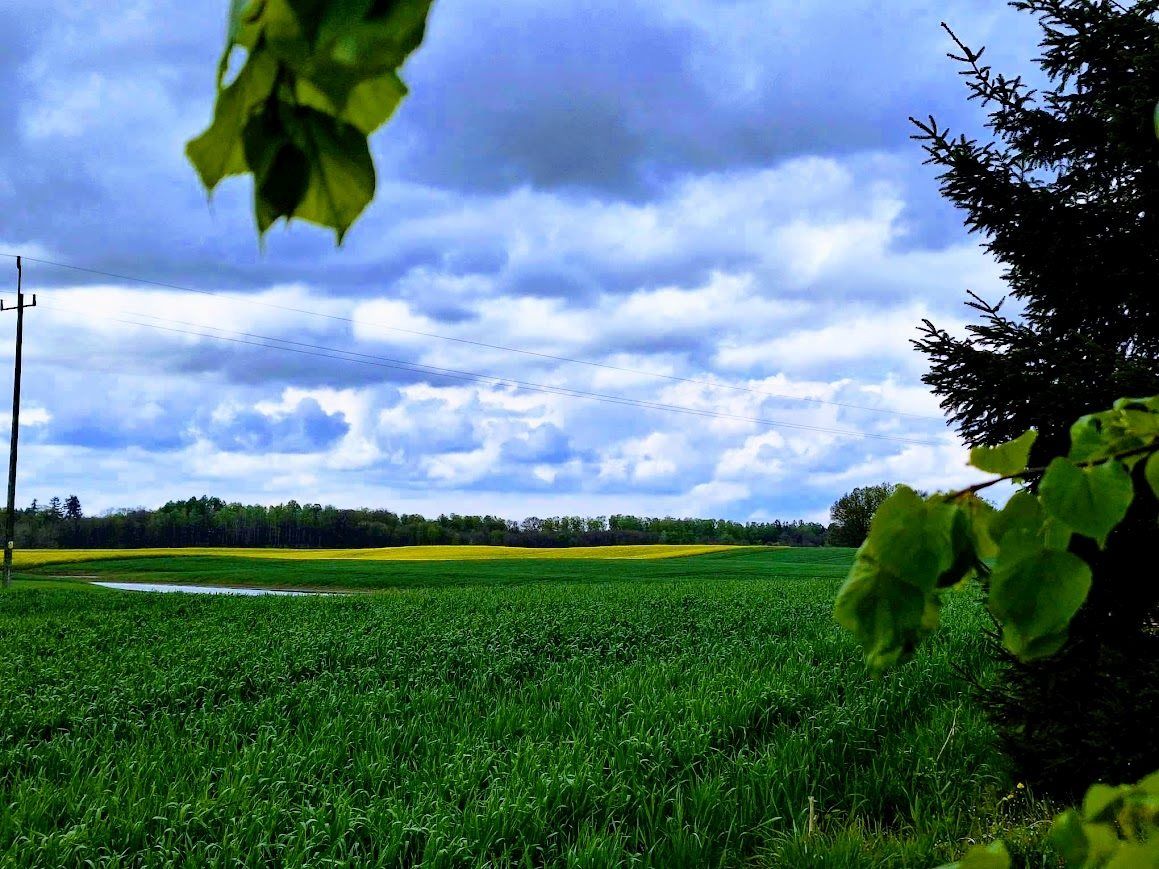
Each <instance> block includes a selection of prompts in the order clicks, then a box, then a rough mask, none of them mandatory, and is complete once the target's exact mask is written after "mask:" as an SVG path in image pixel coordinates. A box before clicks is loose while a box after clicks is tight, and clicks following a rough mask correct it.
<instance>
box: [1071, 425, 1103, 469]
mask: <svg viewBox="0 0 1159 869" xmlns="http://www.w3.org/2000/svg"><path fill="white" fill-rule="evenodd" d="M1108 446H1109V445H1108V442H1107V438H1106V437H1105V436H1104V435H1103V419H1102V414H1099V413H1091V414H1087V415H1086V416H1083V417H1079V419H1078V421H1077V422H1076V423H1075V424H1074V425H1072V426H1071V427H1070V453H1069V456H1070V458H1071V459H1072V460H1073V461H1076V462H1086V461H1090V460H1091V459H1101V458H1106V457H1107V456H1108V455H1110V451H1109V449H1108Z"/></svg>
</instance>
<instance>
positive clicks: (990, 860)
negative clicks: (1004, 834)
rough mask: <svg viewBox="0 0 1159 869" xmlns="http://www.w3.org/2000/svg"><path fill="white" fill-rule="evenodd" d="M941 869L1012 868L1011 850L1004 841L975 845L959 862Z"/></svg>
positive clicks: (948, 864)
mask: <svg viewBox="0 0 1159 869" xmlns="http://www.w3.org/2000/svg"><path fill="white" fill-rule="evenodd" d="M939 869H1010V852H1009V851H1007V850H1006V846H1005V845H1004V844H1003V843H1002V842H991V843H990V844H989V845H975V846H974V847H972V848H971V849H970V850H969V851H967V852H966V856H964V857H963V858H962V859H961V860H959V861H958V862H957V863H947V864H946V865H944V866H941V867H939Z"/></svg>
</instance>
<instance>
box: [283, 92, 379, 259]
mask: <svg viewBox="0 0 1159 869" xmlns="http://www.w3.org/2000/svg"><path fill="white" fill-rule="evenodd" d="M287 121H290V118H289V117H288V118H287ZM287 129H288V131H289V134H290V138H291V139H292V140H293V142H294V144H295V145H296V146H297V147H298V148H299V149H300V150H301V151H302V153H304V154H305V155H306V159H307V160H308V161H309V164H310V181H309V184H308V186H307V188H306V192H305V195H304V196H303V197H302V200H301V203H300V204H299V205H298V207H297V208H296V209H295V210H294V215H293V216H294V217H298V218H301V219H302V220H309V221H311V222H312V223H317V224H320V225H321V226H328V227H331V228H333V229H334V231H335V233H336V235H337V237H338V243H339V244H341V243H342V239H343V237H344V236H345V235H346V230H347V229H349V228H350V225H351V224H352V223H354V221H355V220H356V219H357V217H358V215H359V214H361V213H362V210H363V209H364V208H366V206H367V205H368V204H369V202H370V200H371V199H373V198H374V183H375V179H374V163H373V162H372V160H371V159H370V149H369V148H368V147H367V145H366V137H365V136H364V135H363V134H362V133H361V132H359V130H358V128H357V127H354V126H352V125H350V124H347V123H344V122H342V121H338V120H335V119H334V118H332V117H330V116H329V115H326V114H323V113H322V112H318V111H315V110H313V109H309V108H300V109H298V110H297V111H295V112H294V113H293V116H292V121H291V122H289V123H287Z"/></svg>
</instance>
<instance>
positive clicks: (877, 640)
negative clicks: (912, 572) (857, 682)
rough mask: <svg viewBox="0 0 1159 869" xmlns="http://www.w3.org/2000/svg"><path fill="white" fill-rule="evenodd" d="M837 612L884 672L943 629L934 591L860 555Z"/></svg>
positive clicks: (874, 666)
mask: <svg viewBox="0 0 1159 869" xmlns="http://www.w3.org/2000/svg"><path fill="white" fill-rule="evenodd" d="M834 614H835V616H836V618H837V621H838V623H839V624H841V626H842V627H844V628H847V629H848V630H849V631H851V632H852V633H853V635H854V636H855V637H857V639H858V641H859V642H860V643H861V645H862V646H863V647H864V648H865V657H866V662H867V663H868V664H869V667H870V669H871V670H872V671H873V672H874V673H880V672H881V671H883V670H885V669H887V668H889V667H891V666H893V665H894V664H896V663H897V662H898V661H899V660H901V659H902V658H903V657H904V656H906V655H908V654H909V653H910V652H912V651H913V648H914V646H916V645H917V643H918V641H919V640H920V639H921V638H922V636H924V635H925V634H926V633H928V632H929V631H931V630H933V629H934V628H935V627H936V626H937V621H938V602H937V599H936V597H935V596H934V595H933V593H932V592H927V591H923V590H922V589H921V588H919V587H917V586H916V585H912V584H911V583H908V582H906V581H905V579H904V578H903V577H901V576H899V575H898V574H896V573H892V572H890V571H889V570H887V569H885V568H883V567H882V565H880V564H878V563H877V562H876V561H874V559H873V558H872V556H869V555H865V554H859V555H858V557H857V559H856V560H855V561H854V563H853V568H852V570H850V572H849V578H848V579H847V580H846V581H845V585H844V586H842V588H841V592H840V593H839V594H838V596H837V604H836V606H835V608H834Z"/></svg>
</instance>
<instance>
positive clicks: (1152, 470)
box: [1143, 453, 1159, 497]
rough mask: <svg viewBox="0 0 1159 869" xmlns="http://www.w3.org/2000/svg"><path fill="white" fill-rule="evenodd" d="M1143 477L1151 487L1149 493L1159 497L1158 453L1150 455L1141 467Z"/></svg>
mask: <svg viewBox="0 0 1159 869" xmlns="http://www.w3.org/2000/svg"><path fill="white" fill-rule="evenodd" d="M1143 475H1144V476H1145V477H1146V478H1147V482H1148V483H1149V484H1150V486H1151V491H1152V492H1154V493H1155V495H1156V497H1159V453H1152V454H1151V457H1150V458H1148V459H1147V464H1146V465H1145V466H1144V467H1143Z"/></svg>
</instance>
